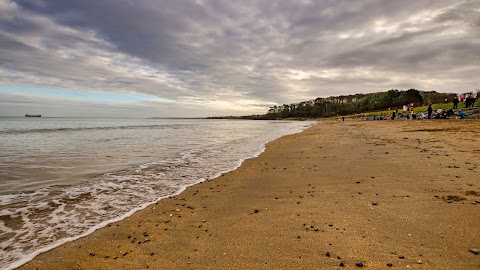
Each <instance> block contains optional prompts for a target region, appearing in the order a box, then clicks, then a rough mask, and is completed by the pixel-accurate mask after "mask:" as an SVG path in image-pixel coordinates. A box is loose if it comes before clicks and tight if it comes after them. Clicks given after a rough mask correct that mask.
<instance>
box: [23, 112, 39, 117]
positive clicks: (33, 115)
mask: <svg viewBox="0 0 480 270" xmlns="http://www.w3.org/2000/svg"><path fill="white" fill-rule="evenodd" d="M25 117H42V115H41V114H28V113H27V114H25Z"/></svg>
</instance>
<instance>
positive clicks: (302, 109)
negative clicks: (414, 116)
mask: <svg viewBox="0 0 480 270" xmlns="http://www.w3.org/2000/svg"><path fill="white" fill-rule="evenodd" d="M454 96H455V94H450V93H448V94H446V93H437V92H435V91H431V92H425V91H419V90H417V89H409V90H406V91H404V90H397V89H392V90H388V91H386V92H378V93H372V94H355V95H347V96H336V97H328V98H316V99H315V100H310V101H303V102H300V103H297V104H284V105H283V106H274V107H272V109H271V110H269V112H268V113H267V114H265V115H264V116H262V118H263V119H276V118H318V117H330V116H336V115H347V114H355V113H357V114H358V113H365V112H369V111H378V110H385V109H389V108H390V109H395V108H402V106H403V105H410V104H412V103H413V104H414V106H415V107H416V106H421V105H427V104H430V103H440V102H444V101H445V99H447V100H448V101H452V100H453V97H454Z"/></svg>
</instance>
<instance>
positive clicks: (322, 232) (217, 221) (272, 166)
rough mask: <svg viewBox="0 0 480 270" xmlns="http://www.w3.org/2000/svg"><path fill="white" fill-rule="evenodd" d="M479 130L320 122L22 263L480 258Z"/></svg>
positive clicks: (175, 265) (285, 265)
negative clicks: (237, 164) (221, 172)
mask: <svg viewBox="0 0 480 270" xmlns="http://www.w3.org/2000/svg"><path fill="white" fill-rule="evenodd" d="M479 135H480V120H467V119H463V120H438V121H437V120H430V121H346V122H330V121H321V122H319V123H318V124H316V125H315V126H313V127H311V128H308V129H307V130H305V131H304V132H302V133H299V134H295V135H290V136H285V137H282V138H280V139H278V140H276V141H273V142H271V143H269V144H268V145H267V149H266V151H265V152H264V153H262V154H261V155H260V156H259V157H257V158H253V159H249V160H246V161H245V162H244V163H243V165H242V166H241V167H240V168H238V169H237V170H235V171H232V172H230V173H226V174H224V175H223V176H221V177H219V178H216V179H213V180H210V181H206V182H203V183H201V184H198V185H195V186H192V187H189V188H188V189H187V190H186V191H184V192H183V193H182V194H180V195H178V196H175V197H171V198H168V199H164V200H162V201H160V202H159V203H158V204H155V205H152V206H150V207H148V208H146V209H145V210H142V211H139V212H137V213H135V214H134V215H132V216H131V217H129V218H127V219H125V220H123V221H120V222H117V223H113V224H111V225H109V226H107V227H105V228H103V229H100V230H98V231H96V232H95V233H93V234H91V235H89V236H87V237H84V238H81V239H79V240H77V241H74V242H70V243H67V244H64V245H62V246H60V247H58V248H55V249H53V250H51V251H48V252H46V253H43V254H41V255H39V256H37V257H36V258H35V259H34V260H33V261H31V262H29V263H27V264H25V265H24V266H22V267H20V268H19V269H147V268H148V269H343V268H360V267H363V268H368V269H389V268H392V269H480V255H476V254H475V252H478V249H480V230H479V228H480V168H479V166H480V164H479V163H480V137H479Z"/></svg>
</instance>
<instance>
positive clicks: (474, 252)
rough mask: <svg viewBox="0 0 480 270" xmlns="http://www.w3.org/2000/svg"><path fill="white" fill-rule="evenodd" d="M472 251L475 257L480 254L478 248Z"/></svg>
mask: <svg viewBox="0 0 480 270" xmlns="http://www.w3.org/2000/svg"><path fill="white" fill-rule="evenodd" d="M470 251H471V252H472V253H473V254H475V255H478V253H479V250H478V248H471V249H470Z"/></svg>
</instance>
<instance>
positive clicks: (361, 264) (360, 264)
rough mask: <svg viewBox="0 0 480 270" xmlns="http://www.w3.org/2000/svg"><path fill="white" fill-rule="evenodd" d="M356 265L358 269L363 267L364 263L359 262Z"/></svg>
mask: <svg viewBox="0 0 480 270" xmlns="http://www.w3.org/2000/svg"><path fill="white" fill-rule="evenodd" d="M355 265H356V266H357V267H363V263H362V262H357V263H356V264H355Z"/></svg>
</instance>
